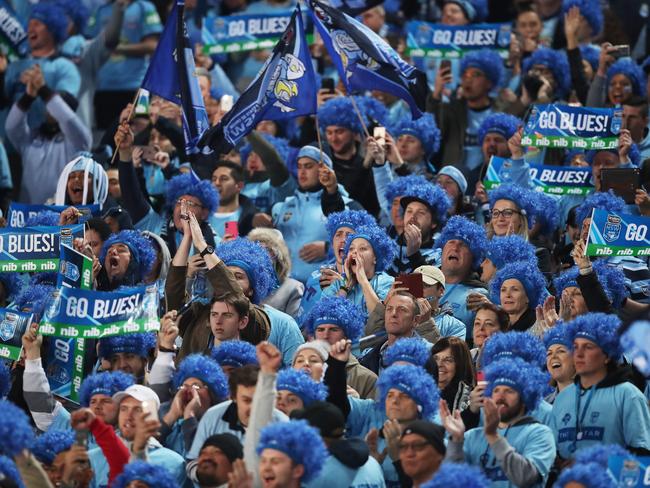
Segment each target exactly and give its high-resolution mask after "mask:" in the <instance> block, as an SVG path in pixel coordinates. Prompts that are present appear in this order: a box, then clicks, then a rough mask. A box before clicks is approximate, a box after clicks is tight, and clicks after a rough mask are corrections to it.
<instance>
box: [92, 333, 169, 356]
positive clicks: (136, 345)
mask: <svg viewBox="0 0 650 488" xmlns="http://www.w3.org/2000/svg"><path fill="white" fill-rule="evenodd" d="M154 347H156V335H155V334H153V333H151V332H143V333H136V334H124V335H118V336H113V337H105V338H103V339H101V340H100V341H99V357H101V358H103V359H110V358H111V357H112V356H113V355H114V354H118V353H127V354H136V355H137V356H140V357H141V358H147V357H148V356H149V351H151V350H152V349H153V348H154Z"/></svg>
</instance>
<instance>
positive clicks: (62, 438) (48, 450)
mask: <svg viewBox="0 0 650 488" xmlns="http://www.w3.org/2000/svg"><path fill="white" fill-rule="evenodd" d="M74 441H75V433H74V431H72V430H55V429H50V430H48V431H47V432H45V434H43V435H40V436H38V437H37V438H36V441H35V442H34V446H33V447H32V453H33V454H34V456H36V459H38V460H39V461H40V462H42V463H43V464H46V465H50V464H52V462H54V458H55V457H56V455H57V454H59V453H61V452H63V451H67V450H68V449H70V447H72V444H74Z"/></svg>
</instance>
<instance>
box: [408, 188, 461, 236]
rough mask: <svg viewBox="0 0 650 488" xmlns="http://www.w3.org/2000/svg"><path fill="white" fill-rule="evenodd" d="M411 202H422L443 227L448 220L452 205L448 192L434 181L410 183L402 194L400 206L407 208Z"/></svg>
mask: <svg viewBox="0 0 650 488" xmlns="http://www.w3.org/2000/svg"><path fill="white" fill-rule="evenodd" d="M411 202H420V203H422V204H424V205H426V206H427V207H429V210H431V213H432V214H433V215H432V217H433V219H434V220H435V222H436V223H437V224H438V226H437V229H441V228H442V226H444V225H445V222H447V212H448V211H449V207H450V206H451V202H450V201H449V197H448V196H447V192H446V191H445V190H443V189H442V188H440V187H439V186H438V185H434V184H433V183H423V184H421V185H410V186H409V187H407V189H406V192H405V193H404V194H403V195H402V199H401V200H400V206H401V207H402V208H403V209H404V210H406V207H407V206H408V204H409V203H411Z"/></svg>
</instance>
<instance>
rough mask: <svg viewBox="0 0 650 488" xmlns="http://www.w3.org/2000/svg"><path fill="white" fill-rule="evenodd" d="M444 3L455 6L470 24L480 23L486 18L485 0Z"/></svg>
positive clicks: (461, 0)
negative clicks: (461, 10)
mask: <svg viewBox="0 0 650 488" xmlns="http://www.w3.org/2000/svg"><path fill="white" fill-rule="evenodd" d="M445 3H455V4H457V5H458V6H459V7H460V8H462V9H463V12H465V15H466V16H467V20H469V21H470V22H474V23H476V22H481V21H483V20H485V18H486V17H487V16H488V3H487V0H446V1H445Z"/></svg>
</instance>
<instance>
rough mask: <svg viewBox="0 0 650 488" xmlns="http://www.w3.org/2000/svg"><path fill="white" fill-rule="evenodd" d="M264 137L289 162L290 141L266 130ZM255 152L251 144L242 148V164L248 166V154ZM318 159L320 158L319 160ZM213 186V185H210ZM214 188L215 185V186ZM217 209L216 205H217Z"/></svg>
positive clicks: (240, 153)
mask: <svg viewBox="0 0 650 488" xmlns="http://www.w3.org/2000/svg"><path fill="white" fill-rule="evenodd" d="M261 135H262V137H263V138H264V139H266V142H268V143H270V144H271V145H272V146H273V147H274V148H275V150H276V151H277V152H278V154H279V155H280V158H282V160H283V161H284V162H285V164H288V162H289V155H290V148H289V142H288V141H287V140H286V139H284V138H282V137H275V136H272V135H270V134H267V133H266V132H262V133H261ZM251 152H253V147H252V146H251V145H250V144H248V143H247V144H245V145H244V146H243V147H242V148H241V149H240V150H239V155H240V156H241V164H242V166H244V167H246V161H247V160H248V156H249V155H250V153H251ZM317 161H318V160H317ZM210 186H212V185H210ZM213 188H214V187H213ZM215 209H216V206H215Z"/></svg>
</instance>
